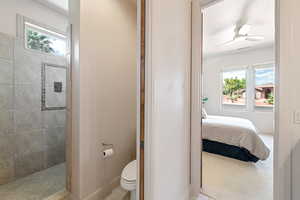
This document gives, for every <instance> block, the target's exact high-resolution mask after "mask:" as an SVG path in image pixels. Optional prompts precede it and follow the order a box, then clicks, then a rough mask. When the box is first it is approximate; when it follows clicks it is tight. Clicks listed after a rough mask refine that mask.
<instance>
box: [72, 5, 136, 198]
mask: <svg viewBox="0 0 300 200" xmlns="http://www.w3.org/2000/svg"><path fill="white" fill-rule="evenodd" d="M70 3H71V5H70V7H71V13H72V24H73V34H74V38H73V43H74V45H73V46H74V49H73V51H74V54H73V58H74V60H73V69H74V71H73V81H72V82H73V83H74V85H73V90H72V91H73V99H72V103H73V137H74V138H73V140H74V152H75V153H74V157H75V159H74V160H73V161H74V163H73V177H74V179H73V181H74V182H73V187H74V188H75V189H74V190H73V191H74V194H73V195H74V196H75V197H73V198H75V199H101V197H103V196H105V195H107V194H108V193H109V192H111V189H112V188H113V187H115V186H117V185H118V184H119V178H120V176H121V172H122V170H123V168H124V167H125V166H126V165H127V164H128V163H129V162H130V161H131V160H133V159H135V152H136V145H135V144H136V142H135V141H136V137H135V134H136V84H137V83H136V68H137V66H136V7H135V4H134V3H132V2H131V1H128V0H122V1H120V0H110V1H107V0H99V1H94V0H84V1H80V7H78V5H79V1H71V2H70ZM76 4H77V5H76ZM76 8H77V9H76ZM74 9H75V10H76V12H74ZM76 15H77V16H76ZM78 15H79V16H78ZM79 20H80V21H79ZM102 143H109V144H113V145H114V149H115V155H114V156H113V157H111V158H108V159H103V157H102V150H103V146H102ZM76 152H77V153H76ZM77 156H79V158H77ZM77 159H78V160H77ZM76 189H77V190H76ZM78 190H79V191H78Z"/></svg>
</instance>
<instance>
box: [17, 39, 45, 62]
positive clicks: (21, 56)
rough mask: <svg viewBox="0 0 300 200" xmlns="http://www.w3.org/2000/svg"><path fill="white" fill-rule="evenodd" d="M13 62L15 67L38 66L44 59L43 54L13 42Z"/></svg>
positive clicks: (20, 43) (21, 43)
mask: <svg viewBox="0 0 300 200" xmlns="http://www.w3.org/2000/svg"><path fill="white" fill-rule="evenodd" d="M14 50H15V51H14V52H15V54H14V61H15V65H17V66H38V65H40V64H41V63H42V60H43V59H44V54H41V53H38V52H34V51H31V50H28V49H25V48H24V43H23V42H15V48H14Z"/></svg>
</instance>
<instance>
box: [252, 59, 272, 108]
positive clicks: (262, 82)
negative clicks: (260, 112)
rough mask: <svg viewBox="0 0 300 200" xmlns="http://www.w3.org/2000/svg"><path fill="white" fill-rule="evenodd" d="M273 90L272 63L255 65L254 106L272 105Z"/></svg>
mask: <svg viewBox="0 0 300 200" xmlns="http://www.w3.org/2000/svg"><path fill="white" fill-rule="evenodd" d="M274 92H275V71H274V65H271V64H270V65H263V66H256V67H255V95H254V96H255V106H256V107H273V106H274Z"/></svg>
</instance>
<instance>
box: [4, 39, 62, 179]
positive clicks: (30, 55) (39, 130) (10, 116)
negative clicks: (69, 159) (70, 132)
mask: <svg viewBox="0 0 300 200" xmlns="http://www.w3.org/2000/svg"><path fill="white" fill-rule="evenodd" d="M45 62H46V63H51V64H55V65H63V66H66V65H67V63H66V59H65V58H64V57H56V56H51V55H47V54H42V53H39V52H35V51H31V50H27V49H25V48H24V40H23V39H22V38H18V39H16V38H14V37H13V36H8V35H6V34H3V33H0V110H1V112H0V184H5V183H7V182H10V181H13V180H16V179H18V178H21V177H24V176H27V175H30V174H32V173H35V172H38V171H40V170H43V169H46V168H48V167H51V166H54V165H56V164H59V163H62V162H64V161H65V119H66V117H65V115H66V113H65V111H64V110H56V111H41V69H42V63H45ZM49 97H50V98H55V97H52V96H49Z"/></svg>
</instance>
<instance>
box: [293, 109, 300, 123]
mask: <svg viewBox="0 0 300 200" xmlns="http://www.w3.org/2000/svg"><path fill="white" fill-rule="evenodd" d="M294 123H295V124H300V110H296V111H295V112H294Z"/></svg>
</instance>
